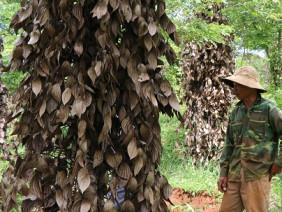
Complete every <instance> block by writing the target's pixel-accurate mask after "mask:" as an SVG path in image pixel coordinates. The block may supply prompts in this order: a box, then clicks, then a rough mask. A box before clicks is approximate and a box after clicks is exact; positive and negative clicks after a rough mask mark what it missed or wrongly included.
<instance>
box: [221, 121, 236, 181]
mask: <svg viewBox="0 0 282 212" xmlns="http://www.w3.org/2000/svg"><path fill="white" fill-rule="evenodd" d="M231 121H232V118H231V116H230V118H229V121H228V127H227V132H226V137H225V142H224V147H223V150H222V154H221V157H220V177H227V175H228V170H229V162H230V158H231V155H232V153H233V150H234V139H233V134H232V130H231V124H230V123H231Z"/></svg>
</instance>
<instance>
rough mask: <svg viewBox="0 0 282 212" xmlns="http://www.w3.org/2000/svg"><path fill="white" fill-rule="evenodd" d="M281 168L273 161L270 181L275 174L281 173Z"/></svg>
mask: <svg viewBox="0 0 282 212" xmlns="http://www.w3.org/2000/svg"><path fill="white" fill-rule="evenodd" d="M281 169H282V168H281V167H280V166H278V165H277V164H276V163H273V164H272V165H271V168H270V173H269V181H271V179H272V177H273V176H274V175H276V174H279V173H280V172H281Z"/></svg>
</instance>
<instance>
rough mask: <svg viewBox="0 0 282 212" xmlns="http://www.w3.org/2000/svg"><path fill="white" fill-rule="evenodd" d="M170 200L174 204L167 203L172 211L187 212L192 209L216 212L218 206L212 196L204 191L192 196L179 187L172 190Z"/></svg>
mask: <svg viewBox="0 0 282 212" xmlns="http://www.w3.org/2000/svg"><path fill="white" fill-rule="evenodd" d="M170 200H171V202H172V203H173V204H174V206H172V205H171V204H170V203H167V204H168V205H169V207H170V208H171V211H172V212H184V211H185V212H188V211H193V210H194V211H197V212H216V211H218V209H219V206H220V204H219V203H218V202H217V201H216V200H215V198H214V197H211V196H209V195H208V194H207V193H206V192H204V191H203V192H201V193H200V194H197V195H196V196H193V195H191V194H190V193H187V192H185V191H184V190H183V189H181V188H176V189H174V190H173V194H172V195H171V197H170ZM192 209H193V210H192Z"/></svg>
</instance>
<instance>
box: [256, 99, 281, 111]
mask: <svg viewBox="0 0 282 212" xmlns="http://www.w3.org/2000/svg"><path fill="white" fill-rule="evenodd" d="M258 107H261V108H267V109H270V110H271V109H273V108H277V104H276V103H275V102H273V101H271V100H269V99H265V98H261V101H260V102H259V104H258Z"/></svg>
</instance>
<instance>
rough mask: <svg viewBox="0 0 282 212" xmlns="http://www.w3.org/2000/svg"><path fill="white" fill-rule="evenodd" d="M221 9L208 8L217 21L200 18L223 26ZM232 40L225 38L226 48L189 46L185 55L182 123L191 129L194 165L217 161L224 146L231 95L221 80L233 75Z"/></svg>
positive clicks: (188, 139) (187, 138)
mask: <svg viewBox="0 0 282 212" xmlns="http://www.w3.org/2000/svg"><path fill="white" fill-rule="evenodd" d="M221 7H222V5H220V4H216V5H214V7H211V8H209V9H210V10H213V12H214V17H210V16H208V15H207V14H204V13H201V14H198V16H199V17H201V18H203V19H204V20H207V21H208V22H217V23H218V24H222V23H224V22H225V18H224V17H222V15H221V13H220V9H221ZM230 39H231V38H228V37H227V38H226V42H227V44H222V43H215V44H214V43H211V42H203V43H201V44H200V45H197V44H195V42H190V43H186V44H185V47H184V48H183V51H182V57H181V58H182V60H181V67H182V70H183V75H182V82H183V84H182V89H183V91H184V96H183V98H182V102H184V103H185V104H186V105H187V109H186V111H185V113H184V115H183V119H184V126H185V127H187V128H188V129H189V131H188V132H187V133H186V135H185V141H186V143H187V145H188V148H187V151H188V154H189V155H191V156H192V158H193V163H196V162H199V163H206V162H207V161H209V160H211V159H217V158H218V156H219V154H217V153H218V150H219V149H220V148H221V147H222V146H223V143H224V137H225V132H226V127H227V122H228V108H229V107H230V104H231V100H232V92H231V90H230V88H229V87H228V86H226V85H224V84H223V83H222V81H221V80H220V77H223V76H228V75H231V74H232V73H233V70H234V61H233V59H232V49H231V48H230V46H228V43H229V42H230Z"/></svg>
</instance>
